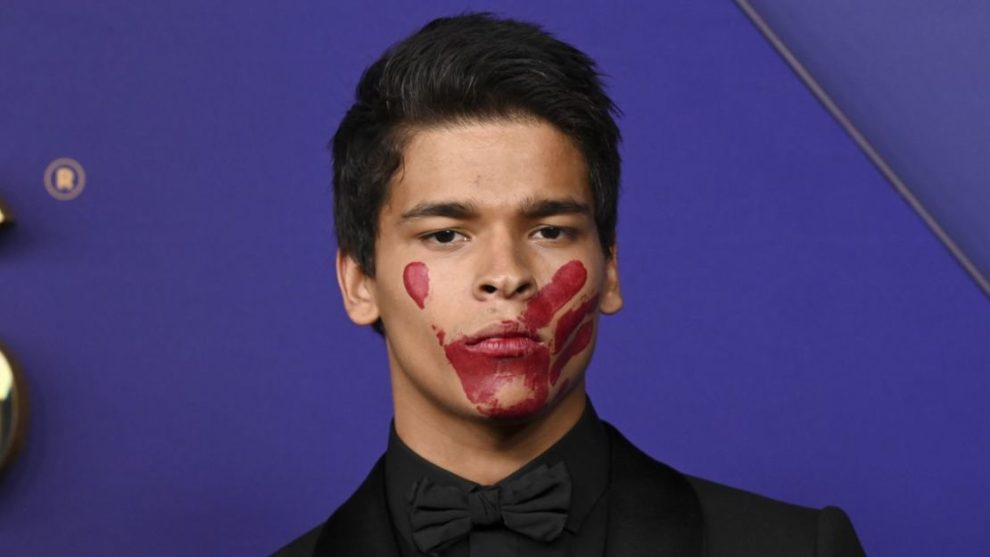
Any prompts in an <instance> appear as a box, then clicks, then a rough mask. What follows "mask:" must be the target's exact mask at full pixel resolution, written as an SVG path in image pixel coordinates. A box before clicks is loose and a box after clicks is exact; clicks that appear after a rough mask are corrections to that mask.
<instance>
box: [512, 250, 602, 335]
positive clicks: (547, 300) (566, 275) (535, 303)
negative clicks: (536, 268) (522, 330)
mask: <svg viewBox="0 0 990 557" xmlns="http://www.w3.org/2000/svg"><path fill="white" fill-rule="evenodd" d="M587 281H588V270H587V269H585V267H584V264H583V263H581V262H580V261H578V260H574V261H569V262H567V263H566V264H565V265H564V266H563V267H561V268H560V269H557V272H556V273H554V275H553V278H552V279H551V280H550V283H549V284H547V285H546V286H544V287H543V288H541V289H540V291H539V292H537V293H536V296H533V299H532V300H530V301H529V303H528V304H527V305H526V311H524V312H523V314H522V317H521V318H520V321H522V323H523V324H524V325H526V326H527V327H529V328H530V329H540V328H543V327H546V326H547V324H548V323H550V320H552V319H553V316H554V314H555V313H557V312H558V311H560V308H562V307H564V306H565V305H566V304H567V302H569V301H571V299H572V298H574V296H577V293H578V292H580V291H581V288H583V287H584V283H585V282H587Z"/></svg>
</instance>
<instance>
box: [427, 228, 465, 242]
mask: <svg viewBox="0 0 990 557" xmlns="http://www.w3.org/2000/svg"><path fill="white" fill-rule="evenodd" d="M458 235H460V233H459V232H456V231H454V230H440V231H438V232H433V233H431V234H427V235H426V236H423V238H424V239H426V240H431V241H433V242H435V243H437V244H450V243H452V242H454V240H456V239H457V236H458Z"/></svg>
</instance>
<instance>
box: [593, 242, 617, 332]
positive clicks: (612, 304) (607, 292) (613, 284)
mask: <svg viewBox="0 0 990 557" xmlns="http://www.w3.org/2000/svg"><path fill="white" fill-rule="evenodd" d="M598 309H599V310H600V311H601V312H602V313H604V314H606V315H612V314H613V313H617V312H618V311H619V310H620V309H622V289H621V288H619V251H618V248H617V247H616V245H615V244H612V247H611V248H610V249H609V257H608V259H607V260H606V261H605V284H604V285H602V297H601V302H599V303H598Z"/></svg>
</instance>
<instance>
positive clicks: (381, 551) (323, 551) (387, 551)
mask: <svg viewBox="0 0 990 557" xmlns="http://www.w3.org/2000/svg"><path fill="white" fill-rule="evenodd" d="M383 469H384V458H381V459H379V460H378V462H376V463H375V466H374V467H373V468H372V469H371V472H370V473H369V474H368V477H367V478H366V479H365V480H364V482H363V483H362V484H361V485H360V486H359V487H358V488H357V490H356V491H355V492H354V494H353V495H351V496H350V497H349V498H348V499H347V500H346V501H345V502H344V504H342V505H341V506H340V507H339V508H337V510H336V511H334V512H333V514H332V515H330V518H328V519H327V520H326V521H325V522H323V523H322V524H320V525H319V526H317V527H315V528H313V529H311V530H309V531H308V532H306V533H305V534H303V535H301V536H299V537H298V538H296V539H295V540H293V541H292V542H290V543H289V544H288V545H286V546H285V547H283V548H282V549H279V550H278V551H276V552H275V553H273V554H272V557H297V556H298V557H301V556H303V555H305V556H311V555H362V556H364V557H379V556H382V557H384V556H389V557H391V556H394V555H395V554H396V548H395V545H394V539H393V538H392V535H391V530H392V526H391V521H390V519H389V518H388V511H387V508H386V503H385V483H384V473H383Z"/></svg>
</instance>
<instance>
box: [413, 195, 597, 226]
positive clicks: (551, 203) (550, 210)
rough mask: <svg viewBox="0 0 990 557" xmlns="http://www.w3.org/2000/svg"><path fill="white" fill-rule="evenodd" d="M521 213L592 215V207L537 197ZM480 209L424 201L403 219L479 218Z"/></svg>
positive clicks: (535, 216) (532, 216)
mask: <svg viewBox="0 0 990 557" xmlns="http://www.w3.org/2000/svg"><path fill="white" fill-rule="evenodd" d="M519 212H520V214H521V215H522V216H523V217H524V218H526V219H530V220H535V219H542V218H546V217H552V216H555V215H584V216H587V217H590V216H591V207H589V206H588V204H587V203H581V202H580V201H577V200H575V199H571V198H564V199H537V200H527V201H526V202H524V203H523V204H522V207H521V208H520V211H519ZM478 215H479V211H478V208H477V206H476V205H475V204H474V203H471V202H467V203H463V202H459V201H444V202H424V203H420V204H418V205H416V206H415V207H413V208H412V209H409V210H408V211H406V212H404V213H402V215H401V217H400V218H401V220H402V221H403V222H408V221H411V220H416V219H423V218H429V217H446V218H449V219H457V220H471V219H474V218H477V217H478Z"/></svg>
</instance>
